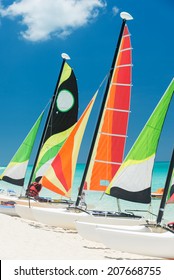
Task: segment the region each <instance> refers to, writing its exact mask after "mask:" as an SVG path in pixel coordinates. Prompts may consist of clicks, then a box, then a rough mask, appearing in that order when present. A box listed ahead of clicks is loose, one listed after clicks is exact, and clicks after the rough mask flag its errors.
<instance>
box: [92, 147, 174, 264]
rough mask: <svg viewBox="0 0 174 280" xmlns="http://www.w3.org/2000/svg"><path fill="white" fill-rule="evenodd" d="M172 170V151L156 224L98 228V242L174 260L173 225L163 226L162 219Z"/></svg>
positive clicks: (122, 249)
mask: <svg viewBox="0 0 174 280" xmlns="http://www.w3.org/2000/svg"><path fill="white" fill-rule="evenodd" d="M173 170H174V150H173V153H172V157H171V161H170V166H169V170H168V175H167V178H166V183H165V188H164V194H163V197H162V200H161V204H160V208H159V212H158V216H157V220H156V223H155V224H153V225H151V224H148V223H146V224H145V225H142V226H139V228H137V227H134V226H132V227H126V228H122V227H117V228H115V229H113V228H112V229H107V228H102V227H98V228H97V229H96V233H97V234H98V236H99V240H100V242H102V243H104V244H105V245H107V246H109V247H110V248H112V249H116V250H121V251H126V252H129V253H135V254H141V255H147V256H152V257H159V258H167V259H174V223H173V222H172V223H168V224H167V225H163V223H162V217H163V213H164V207H165V203H166V197H167V193H168V188H169V185H170V181H171V176H172V171H173Z"/></svg>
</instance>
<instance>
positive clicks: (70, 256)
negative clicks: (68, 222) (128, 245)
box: [0, 214, 153, 260]
mask: <svg viewBox="0 0 174 280" xmlns="http://www.w3.org/2000/svg"><path fill="white" fill-rule="evenodd" d="M0 225H1V229H0V248H1V250H0V259H1V260H28V259H31V260H106V259H115V260H129V259H132V260H134V259H140V260H141V259H146V260H147V259H148V260H149V259H153V258H150V257H146V256H140V255H134V254H128V253H125V252H120V251H114V250H111V249H109V248H107V247H105V246H104V245H103V244H100V243H94V242H90V241H87V240H84V239H83V238H82V237H81V236H80V235H79V234H78V233H77V232H75V231H72V230H63V229H61V228H57V227H50V226H47V225H43V224H40V223H38V222H33V221H29V220H23V219H21V218H17V217H11V216H8V215H4V214H0Z"/></svg>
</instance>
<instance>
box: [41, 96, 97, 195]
mask: <svg viewBox="0 0 174 280" xmlns="http://www.w3.org/2000/svg"><path fill="white" fill-rule="evenodd" d="M96 95H97V93H96V94H95V95H94V97H93V98H92V100H91V101H90V103H89V104H88V106H87V108H86V110H85V111H84V113H83V114H82V116H81V118H80V119H79V120H78V122H77V123H76V124H75V125H74V128H73V130H72V132H71V133H70V136H69V137H68V139H67V140H66V142H65V143H64V145H63V146H62V148H61V149H60V151H59V153H58V154H57V156H56V157H55V159H54V160H53V162H52V164H51V165H50V167H49V168H48V170H47V171H46V173H45V174H44V176H43V177H42V179H41V184H42V185H43V186H44V187H46V188H47V189H49V190H51V191H53V192H55V193H58V194H60V195H63V196H66V197H71V189H72V184H73V178H74V173H75V168H76V162H77V157H78V153H79V149H80V145H81V141H82V137H83V134H84V131H85V127H86V124H87V121H88V118H89V115H90V112H91V110H92V106H93V104H94V101H95V98H96Z"/></svg>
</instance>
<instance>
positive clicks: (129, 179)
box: [106, 79, 174, 203]
mask: <svg viewBox="0 0 174 280" xmlns="http://www.w3.org/2000/svg"><path fill="white" fill-rule="evenodd" d="M173 92H174V79H173V80H172V82H171V83H170V85H169V87H168V88H167V90H166V92H165V93H164V95H163V96H162V98H161V100H160V101H159V103H158V105H157V106H156V108H155V110H154V111H153V113H152V115H151V116H150V118H149V120H148V121H147V123H146V125H145V126H144V128H143V130H142V131H141V133H140V135H139V137H138V139H137V140H136V142H135V143H134V145H133V147H132V149H131V150H130V152H129V153H128V155H127V156H126V158H125V160H124V161H123V163H122V165H121V167H120V168H119V170H118V172H117V174H116V175H115V176H114V178H113V180H112V182H111V184H110V185H109V187H108V188H107V190H106V194H109V195H111V196H114V197H117V198H120V199H124V200H128V201H133V202H140V203H150V201H151V180H152V170H153V166H154V159H155V155H156V150H157V146H158V142H159V138H160V135H161V131H162V127H163V124H164V120H165V117H166V114H167V111H168V107H169V104H170V102H171V99H172V96H173Z"/></svg>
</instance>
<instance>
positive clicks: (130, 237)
mask: <svg viewBox="0 0 174 280" xmlns="http://www.w3.org/2000/svg"><path fill="white" fill-rule="evenodd" d="M148 229H149V230H147V227H145V226H140V228H139V229H138V228H137V227H127V228H126V229H124V228H123V227H118V228H117V229H107V228H104V227H103V228H102V227H97V228H96V232H97V234H98V236H99V238H100V241H101V242H102V243H103V244H105V245H106V246H108V247H109V248H111V249H114V250H119V251H124V252H128V253H134V254H140V255H146V256H151V257H158V258H167V259H173V258H174V233H171V232H169V231H165V230H164V231H161V232H153V228H148ZM159 230H160V229H159Z"/></svg>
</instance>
